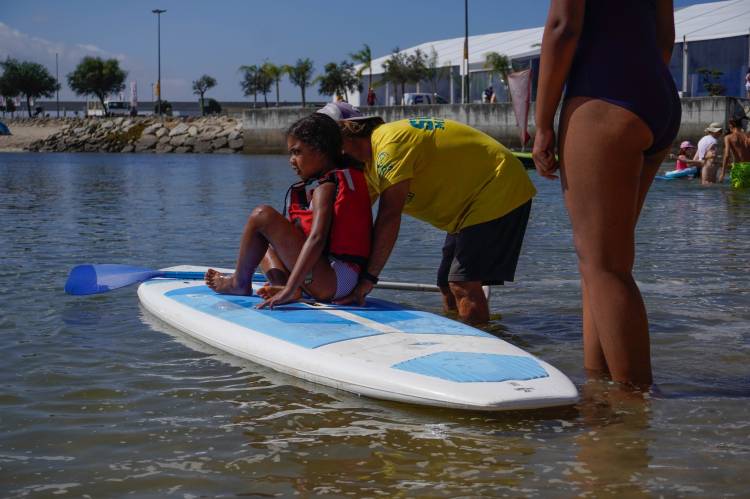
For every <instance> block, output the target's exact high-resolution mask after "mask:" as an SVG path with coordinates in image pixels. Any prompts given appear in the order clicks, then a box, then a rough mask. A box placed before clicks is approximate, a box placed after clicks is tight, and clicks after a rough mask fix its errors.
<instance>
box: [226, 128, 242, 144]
mask: <svg viewBox="0 0 750 499" xmlns="http://www.w3.org/2000/svg"><path fill="white" fill-rule="evenodd" d="M240 135H242V132H240V131H239V130H235V131H233V132H232V133H230V134H229V135H228V136H227V140H229V141H230V142H231V141H232V140H235V139H238V138H239V137H240Z"/></svg>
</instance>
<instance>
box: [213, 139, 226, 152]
mask: <svg viewBox="0 0 750 499" xmlns="http://www.w3.org/2000/svg"><path fill="white" fill-rule="evenodd" d="M226 145H227V138H226V137H219V138H218V139H216V140H214V141H213V142H211V146H212V147H213V148H214V149H220V148H222V147H224V146H226Z"/></svg>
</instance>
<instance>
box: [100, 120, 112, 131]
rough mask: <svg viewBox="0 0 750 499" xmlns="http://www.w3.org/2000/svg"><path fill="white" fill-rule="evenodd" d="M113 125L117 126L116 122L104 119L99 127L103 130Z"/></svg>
mask: <svg viewBox="0 0 750 499" xmlns="http://www.w3.org/2000/svg"><path fill="white" fill-rule="evenodd" d="M113 126H115V124H114V123H112V122H111V121H102V124H101V125H99V128H101V129H103V130H109V129H110V128H112V127H113Z"/></svg>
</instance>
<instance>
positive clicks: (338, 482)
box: [0, 154, 750, 497]
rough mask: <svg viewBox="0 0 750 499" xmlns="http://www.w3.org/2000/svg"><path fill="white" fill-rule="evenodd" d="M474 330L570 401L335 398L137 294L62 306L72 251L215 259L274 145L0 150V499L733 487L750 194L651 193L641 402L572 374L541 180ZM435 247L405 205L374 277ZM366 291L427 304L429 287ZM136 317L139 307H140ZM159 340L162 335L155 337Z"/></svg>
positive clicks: (436, 236) (723, 490)
mask: <svg viewBox="0 0 750 499" xmlns="http://www.w3.org/2000/svg"><path fill="white" fill-rule="evenodd" d="M532 178H533V179H534V181H535V184H536V186H537V189H538V191H539V195H538V196H537V198H536V199H535V202H534V207H533V208H532V214H531V218H530V221H529V228H528V230H527V236H526V240H525V241H524V249H523V253H522V255H521V260H520V261H519V268H518V272H517V281H516V282H514V283H507V284H506V285H505V286H498V287H496V288H494V289H493V294H492V302H491V312H492V314H494V315H493V320H492V322H491V324H490V325H489V326H488V330H489V331H490V332H492V333H493V334H496V335H498V336H499V337H501V338H502V339H505V340H506V341H509V342H511V343H514V344H516V345H519V346H521V347H522V348H525V349H526V350H528V351H529V352H531V353H533V354H535V355H537V356H539V357H540V358H542V359H544V360H545V361H548V362H549V363H550V364H552V365H554V366H556V367H558V368H559V369H561V370H562V371H563V372H565V373H566V374H568V375H569V376H570V377H571V378H572V379H573V380H574V382H576V383H577V384H578V385H579V386H582V400H581V402H580V404H578V405H577V406H575V407H570V408H563V409H554V410H545V411H527V412H510V413H501V414H484V413H466V412H462V411H451V410H439V409H430V408H424V407H413V406H408V405H404V404H397V403H388V402H381V401H375V400H370V399H365V398H361V397H357V396H356V395H353V394H349V393H345V392H341V391H337V390H334V389H332V388H326V387H321V386H318V385H314V384H311V383H307V382H304V381H300V380H298V379H296V378H291V377H289V376H285V375H281V374H279V373H276V372H273V371H271V370H269V369H266V368H263V367H260V366H257V365H254V364H252V363H249V362H245V361H242V360H239V359H237V358H234V357H231V356H229V355H226V354H222V353H219V352H217V351H216V350H214V349H211V348H210V347H206V346H205V345H201V344H200V343H197V342H195V341H191V340H189V339H188V338H186V337H185V336H184V335H181V333H179V332H177V331H175V330H174V329H171V328H168V327H166V326H164V325H161V326H160V325H159V324H158V323H153V322H151V321H149V319H148V317H149V315H148V314H145V313H143V314H142V313H141V310H140V309H139V306H138V301H137V298H136V297H135V287H129V288H124V289H121V290H117V291H113V292H110V293H105V294H102V295H97V296H93V297H70V296H65V295H63V294H62V291H61V290H62V286H63V283H64V281H65V278H66V276H67V273H68V271H69V270H70V268H71V266H72V265H74V264H77V263H84V262H91V263H126V264H131V265H140V266H144V267H149V268H157V267H161V266H169V265H177V264H196V265H197V264H200V265H216V266H231V265H232V264H233V262H234V259H235V258H236V246H237V240H238V238H239V235H240V232H241V230H242V227H243V225H244V222H245V220H246V218H247V214H248V212H249V210H250V209H252V207H254V206H256V205H257V204H260V203H267V204H271V205H274V206H279V205H280V203H281V202H282V200H283V197H284V192H285V191H286V189H287V187H288V186H289V184H290V183H291V182H292V181H293V180H294V177H293V174H292V172H291V170H290V168H289V166H288V158H286V157H283V156H278V157H274V156H262V157H255V156H215V155H204V156H201V155H192V156H188V155H185V156H182V155H161V156H157V155H153V156H152V155H118V154H112V155H98V154H70V155H68V154H49V155H47V154H15V155H4V156H3V158H2V161H0V223H2V226H3V227H4V228H5V231H6V232H5V237H0V258H2V264H1V265H0V352H2V354H3V363H2V368H1V369H0V407H2V429H3V431H2V432H0V467H1V468H2V479H1V480H0V496H2V497H28V496H40V497H41V496H47V495H51V494H56V493H57V494H61V495H62V494H64V493H68V495H71V496H83V495H90V496H92V497H98V496H102V497H124V496H128V495H133V496H147V497H152V496H159V497H161V496H208V497H214V496H221V495H238V494H247V495H253V496H259V497H266V496H279V497H286V496H291V495H293V494H298V495H300V496H303V497H304V496H311V495H313V494H321V495H323V494H325V495H332V496H339V497H341V496H345V495H346V496H353V497H374V496H388V497H391V496H395V497H412V496H429V497H478V496H487V497H497V496H510V497H529V496H530V497H550V496H552V497H574V496H579V495H581V496H595V497H600V496H615V495H617V496H618V497H622V496H624V497H629V496H636V497H637V496H642V495H648V496H655V497H656V496H665V497H678V496H685V495H695V496H701V497H712V496H744V495H747V490H749V489H750V476H748V474H747V461H748V456H750V447H748V441H747V435H748V428H749V427H750V404H748V403H747V401H748V398H749V397H750V380H749V379H748V370H747V366H748V365H749V364H750V329H749V328H748V327H747V324H748V323H750V307H748V305H747V303H748V296H750V281H748V279H747V268H748V267H747V262H750V247H749V246H748V244H747V242H748V241H750V190H746V191H732V190H729V189H726V188H724V187H716V188H709V189H704V188H701V187H700V186H698V185H694V184H692V183H689V182H688V183H679V182H662V183H657V184H655V185H654V187H653V188H652V190H651V193H650V194H649V197H648V200H647V203H646V208H645V210H644V214H643V217H642V219H641V221H640V223H639V227H638V248H637V253H638V258H637V262H636V269H635V273H636V279H637V280H638V283H639V286H640V287H641V290H642V292H643V294H644V299H645V301H646V304H647V307H648V309H649V319H650V322H651V337H652V352H653V365H654V374H655V378H656V382H657V384H658V386H659V387H660V388H661V390H662V392H663V393H662V394H659V395H656V396H653V397H647V398H645V399H643V400H641V399H639V398H638V397H633V396H632V394H631V396H626V395H627V394H623V393H622V392H618V391H616V390H614V388H613V387H612V386H610V385H609V384H607V383H604V382H593V381H592V382H585V381H584V380H585V375H584V373H583V372H582V368H581V366H582V359H581V318H580V297H579V284H578V273H577V270H576V263H575V254H574V252H573V246H572V241H571V235H570V228H569V226H568V221H567V216H566V214H565V210H564V209H563V208H562V200H561V198H560V189H559V183H555V182H546V181H539V179H537V178H536V177H535V176H534V175H533V174H532ZM443 238H444V236H443V235H442V234H441V233H440V232H439V231H436V230H433V229H431V228H429V227H428V226H426V225H425V224H422V223H420V222H416V221H414V220H413V219H410V218H409V217H405V218H404V220H403V223H402V226H401V236H400V238H399V242H398V244H397V246H396V248H395V249H394V253H393V256H392V258H391V261H389V264H388V266H387V267H386V269H385V270H384V275H383V278H384V279H388V280H400V281H408V282H432V281H433V280H434V277H435V268H436V266H437V263H438V262H439V259H440V247H441V245H442V241H443ZM374 295H375V296H379V297H383V298H385V299H389V300H391V301H397V302H399V303H403V304H405V305H408V306H413V307H417V308H420V309H423V310H429V311H431V312H436V313H440V308H441V307H440V301H439V297H438V296H436V295H435V294H430V293H413V292H402V291H383V290H378V291H376V292H375V293H374ZM141 317H143V320H141ZM163 333H167V334H163Z"/></svg>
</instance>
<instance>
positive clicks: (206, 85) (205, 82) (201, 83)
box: [193, 75, 216, 116]
mask: <svg viewBox="0 0 750 499" xmlns="http://www.w3.org/2000/svg"><path fill="white" fill-rule="evenodd" d="M215 86H216V78H214V77H212V76H209V75H203V76H201V77H200V78H198V79H197V80H195V81H193V93H194V94H195V95H199V96H200V102H201V116H203V115H204V114H205V112H204V111H205V110H204V107H203V99H204V96H205V95H206V92H208V89H210V88H213V87H215Z"/></svg>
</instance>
